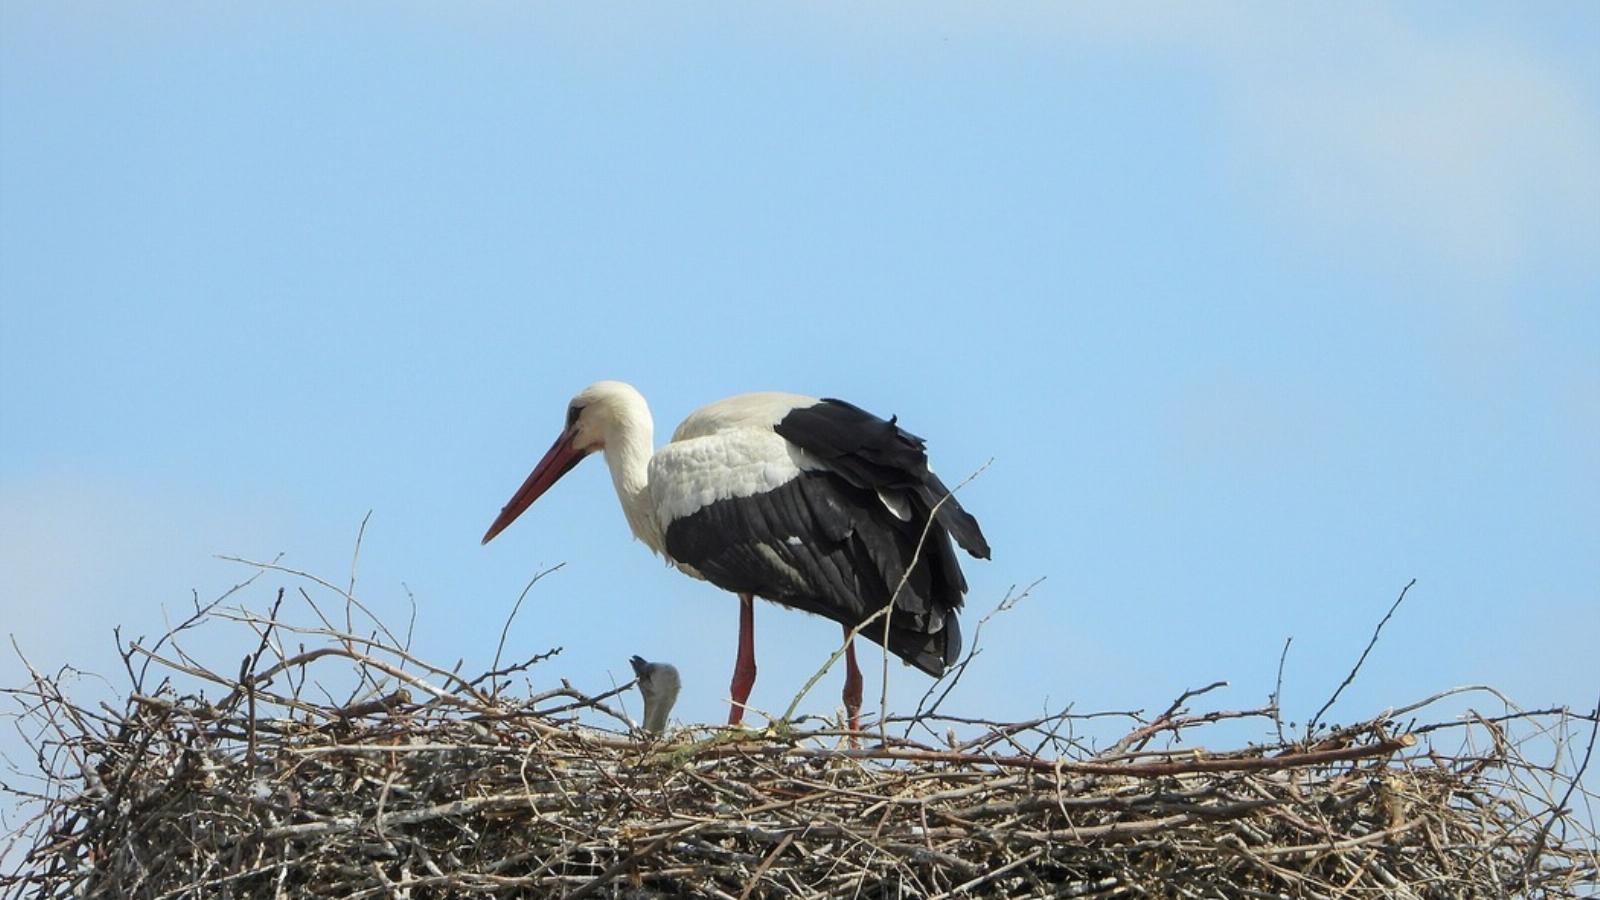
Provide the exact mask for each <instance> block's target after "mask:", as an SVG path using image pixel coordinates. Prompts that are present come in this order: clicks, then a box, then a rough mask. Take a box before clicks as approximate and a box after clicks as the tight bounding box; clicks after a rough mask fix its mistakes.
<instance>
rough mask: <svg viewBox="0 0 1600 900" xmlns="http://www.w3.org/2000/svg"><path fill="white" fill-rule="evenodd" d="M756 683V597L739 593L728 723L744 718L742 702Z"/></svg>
mask: <svg viewBox="0 0 1600 900" xmlns="http://www.w3.org/2000/svg"><path fill="white" fill-rule="evenodd" d="M755 685H756V598H755V597H754V596H753V595H751V594H740V595H739V656H738V658H737V659H735V660H734V662H733V684H731V685H729V687H728V689H729V690H730V691H731V692H732V694H733V707H732V708H731V709H729V710H728V724H729V725H737V724H739V720H740V719H742V718H744V702H745V701H746V700H749V699H750V689H751V688H753V687H755Z"/></svg>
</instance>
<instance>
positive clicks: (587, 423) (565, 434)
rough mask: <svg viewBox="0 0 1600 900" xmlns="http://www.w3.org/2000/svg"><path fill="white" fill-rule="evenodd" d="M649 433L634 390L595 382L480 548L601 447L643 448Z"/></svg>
mask: <svg viewBox="0 0 1600 900" xmlns="http://www.w3.org/2000/svg"><path fill="white" fill-rule="evenodd" d="M650 431H651V421H650V407H649V406H648V405H646V404H645V402H644V397H643V396H642V395H641V394H640V393H639V392H638V391H637V390H635V389H634V387H633V385H631V384H628V383H626V382H622V381H596V382H595V383H594V384H591V385H589V386H588V387H586V388H584V389H583V390H581V391H579V392H578V395H577V396H576V397H573V398H572V402H571V403H569V404H568V405H567V424H566V426H565V427H564V428H562V429H561V434H560V435H559V436H558V437H557V438H556V440H555V443H553V444H551V445H550V450H549V451H548V452H546V453H545V455H544V458H543V459H541V460H539V464H538V465H537V466H534V469H533V474H531V475H529V476H528V480H527V481H524V482H523V483H522V487H521V488H518V489H517V492H516V493H515V494H513V495H512V497H511V499H510V500H509V501H508V502H507V503H506V505H505V507H504V508H502V509H501V510H500V516H499V517H498V518H496V519H495V520H494V524H493V525H490V526H489V530H488V532H487V533H485V534H484V536H483V542H484V543H485V544H487V543H489V541H490V540H492V539H493V538H494V536H495V535H497V534H499V533H500V532H501V531H504V530H505V527H506V526H507V525H510V524H511V523H512V522H513V521H515V520H516V518H517V516H520V515H522V513H523V511H524V510H526V509H527V508H528V507H529V506H532V505H533V501H535V500H537V499H539V497H540V495H542V494H543V493H544V492H545V491H547V490H549V489H550V486H551V485H553V484H555V483H556V482H557V481H559V480H560V479H561V476H563V475H565V474H567V473H568V472H570V471H572V469H573V467H575V466H576V465H577V464H578V463H580V462H583V458H584V457H585V456H588V455H589V454H591V453H593V452H595V451H596V450H604V449H605V447H606V444H608V443H611V444H618V443H621V442H622V441H623V440H625V439H627V438H629V437H633V436H642V437H643V439H644V441H645V442H646V443H647V444H648V442H649V439H650V438H649V435H650Z"/></svg>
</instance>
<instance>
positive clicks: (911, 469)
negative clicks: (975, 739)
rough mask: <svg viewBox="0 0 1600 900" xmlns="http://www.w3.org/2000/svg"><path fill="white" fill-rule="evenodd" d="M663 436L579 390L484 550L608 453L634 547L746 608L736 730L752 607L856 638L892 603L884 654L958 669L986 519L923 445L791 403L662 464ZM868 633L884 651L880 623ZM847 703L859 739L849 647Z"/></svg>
mask: <svg viewBox="0 0 1600 900" xmlns="http://www.w3.org/2000/svg"><path fill="white" fill-rule="evenodd" d="M653 430H654V426H653V423H652V422H651V419H650V408H649V407H648V406H646V405H645V402H644V397H642V396H641V395H640V394H639V392H638V391H637V390H635V389H634V388H633V386H632V385H629V384H624V383H623V382H620V381H600V382H596V383H594V384H591V385H589V386H588V387H586V388H584V389H583V390H582V391H580V392H579V393H578V395H577V396H576V397H574V398H572V403H571V405H570V406H568V407H567V424H566V427H565V428H563V429H562V431H561V435H560V436H559V437H557V438H556V441H555V443H554V444H552V445H551V446H550V450H549V452H547V453H546V454H545V455H544V458H543V459H541V460H539V464H538V465H537V466H535V467H534V470H533V473H532V474H531V475H529V476H528V480H527V481H525V482H523V484H522V487H521V488H518V489H517V492H516V494H515V495H513V496H512V498H511V500H510V501H509V502H508V503H506V505H505V508H503V509H501V510H500V515H499V517H498V518H496V519H495V520H494V524H493V525H490V526H489V531H488V532H487V533H486V534H484V536H483V542H484V543H485V544H487V543H488V542H489V541H490V540H492V539H493V538H494V536H495V535H497V534H499V533H500V532H501V531H502V530H504V529H505V527H506V526H507V525H510V524H511V523H512V521H513V520H515V519H516V518H517V516H519V515H521V514H522V512H523V511H524V510H526V509H527V508H528V507H529V506H530V505H531V504H532V503H533V502H534V501H535V500H537V499H539V496H540V495H541V494H543V493H544V492H545V491H546V490H548V489H549V488H550V486H551V485H553V484H555V483H556V481H557V480H558V479H559V478H561V476H563V475H565V474H566V473H568V472H570V471H571V470H572V468H573V467H574V466H576V465H577V464H578V463H579V462H581V461H582V460H583V458H584V457H585V456H587V455H589V454H591V453H593V452H595V451H596V450H599V451H602V452H603V453H604V454H605V459H606V465H607V466H609V467H610V469H611V481H612V483H613V484H615V485H616V489H617V497H618V499H619V500H621V501H622V511H623V514H624V515H626V516H627V518H628V526H629V527H630V528H632V529H633V534H634V536H635V537H637V538H638V539H639V540H641V541H643V542H644V544H645V546H647V547H649V548H650V549H651V550H652V551H654V552H655V553H658V554H661V555H662V556H664V557H666V558H667V560H668V561H670V562H671V563H672V564H674V565H676V566H677V567H678V568H679V569H681V570H683V571H684V572H686V573H688V574H689V575H692V576H694V577H696V578H700V579H704V580H706V581H709V582H711V583H712V584H715V585H717V586H718V587H720V588H723V589H725V590H729V591H732V592H734V593H736V594H738V595H739V651H738V658H737V661H736V662H735V664H734V671H733V683H732V686H731V690H732V693H733V707H732V710H731V711H730V712H729V714H728V724H730V725H737V724H738V723H739V721H740V719H741V717H742V715H743V713H744V704H745V701H746V700H747V699H748V698H749V696H750V689H751V687H752V686H753V685H754V684H755V680H756V661H755V643H754V598H755V597H765V598H766V599H768V600H772V601H775V602H777V603H779V604H781V605H783V606H789V607H793V608H795V609H801V610H805V611H806V612H809V613H815V614H817V615H821V616H826V617H828V618H830V619H832V620H834V621H835V622H838V623H840V624H841V625H843V626H844V629H845V632H846V634H848V633H849V631H850V630H851V629H852V628H854V627H856V626H857V625H859V624H861V623H862V622H863V621H865V620H866V619H867V618H869V617H871V616H872V615H873V614H875V613H877V612H879V611H880V610H882V609H883V608H884V607H885V606H887V605H888V604H889V602H890V601H891V599H893V601H894V604H895V606H894V609H893V610H892V611H891V612H890V614H889V632H888V647H889V650H890V651H891V652H892V653H894V654H895V655H896V656H898V657H900V658H901V659H902V660H904V661H905V662H907V663H909V664H910V665H913V666H916V667H917V668H918V669H921V670H922V671H924V672H927V673H928V674H930V675H934V676H938V675H942V674H943V673H944V671H945V668H946V667H947V666H949V665H951V664H952V663H954V662H955V660H956V658H957V657H958V656H959V655H960V653H961V629H960V626H959V624H958V623H957V621H956V611H957V610H959V609H960V608H961V600H962V596H963V595H964V594H965V593H966V590H967V582H966V578H965V577H963V576H962V574H961V567H960V565H959V564H958V562H957V560H956V555H955V550H954V548H953V547H952V546H951V543H950V541H951V538H954V539H955V542H956V543H958V544H960V545H961V547H962V549H964V550H966V551H967V552H968V553H970V554H972V555H973V556H976V557H979V558H982V559H987V558H988V557H989V545H988V543H987V542H986V541H985V540H984V538H983V532H982V531H980V530H979V528H978V522H977V520H976V519H974V518H973V517H972V516H971V515H970V514H968V513H967V511H966V510H964V509H962V508H961V505H960V504H959V503H957V502H956V500H955V498H954V497H949V498H948V499H946V497H947V495H948V494H949V490H948V489H947V488H946V487H945V486H944V484H943V483H941V482H940V481H939V479H938V477H937V476H935V475H934V474H933V472H932V471H931V470H930V469H929V468H928V458H927V455H926V454H925V453H924V452H923V446H924V444H923V441H922V439H921V438H919V437H917V436H915V435H913V434H910V433H908V432H906V431H904V430H903V429H901V428H900V427H899V426H897V425H896V424H895V420H894V419H892V418H891V419H890V420H888V421H887V422H886V421H884V420H883V419H880V418H878V417H877V416H874V415H872V414H870V413H867V412H865V411H863V410H861V409H860V408H858V407H856V406H853V405H851V404H849V403H845V402H844V401H842V400H819V399H816V398H814V397H803V396H800V395H798V394H782V393H757V394H741V395H739V396H737V397H731V398H729V399H727V400H722V401H719V402H717V403H713V404H711V405H710V406H705V407H702V408H700V409H698V410H696V411H695V412H693V413H691V414H690V415H689V417H688V418H687V419H684V420H683V424H681V425H679V426H678V430H677V431H675V432H673V434H672V442H671V443H669V444H667V446H665V447H663V448H661V450H660V451H653V447H652V437H653ZM941 500H943V501H944V502H943V503H942V504H941V503H940V501H941ZM935 510H937V512H936V513H935V512H934V511H935ZM930 516H931V517H932V518H933V521H932V522H931V523H930V522H929V518H930ZM925 532H926V535H927V537H926V539H925V540H924V539H923V535H924V533H925ZM919 542H921V543H922V548H921V553H920V554H918V553H917V547H918V544H919ZM913 560H915V562H914V564H913ZM908 567H909V568H910V572H909V574H908V573H907V568H908ZM902 581H903V582H904V584H903V585H902ZM897 587H898V588H899V593H898V594H896V593H895V590H896V588H897ZM862 633H863V634H865V635H866V636H867V637H869V638H871V639H872V640H874V641H877V642H879V643H883V640H884V630H883V628H882V627H881V626H880V625H878V624H876V623H874V624H873V625H871V626H868V627H867V628H865V629H863V631H862ZM844 702H845V708H846V709H847V710H848V712H849V715H850V725H851V728H852V729H855V730H859V728H860V720H859V712H860V709H861V671H860V669H859V667H858V666H857V665H856V657H855V647H854V645H853V644H852V645H851V646H850V647H849V648H848V652H847V654H846V668H845V688H844Z"/></svg>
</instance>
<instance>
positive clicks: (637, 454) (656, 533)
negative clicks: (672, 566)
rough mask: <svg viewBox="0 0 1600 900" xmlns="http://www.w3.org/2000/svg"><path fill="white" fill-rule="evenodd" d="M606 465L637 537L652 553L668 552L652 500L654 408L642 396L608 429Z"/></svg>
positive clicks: (624, 513)
mask: <svg viewBox="0 0 1600 900" xmlns="http://www.w3.org/2000/svg"><path fill="white" fill-rule="evenodd" d="M605 435H606V437H605V451H604V452H605V457H606V466H607V467H608V468H610V469H611V483H612V484H613V485H615V486H616V489H617V499H618V500H619V501H621V503H622V513H623V515H625V516H627V518H628V527H629V528H631V529H632V530H633V536H634V537H636V538H638V539H639V540H640V541H642V542H644V545H645V546H646V547H649V548H650V550H651V552H653V553H657V554H665V553H666V542H665V541H663V540H662V537H661V526H660V525H659V524H657V523H656V517H655V509H654V507H653V506H652V505H651V502H650V457H651V456H652V455H653V454H654V453H655V445H654V443H653V441H654V439H655V423H654V422H653V421H651V418H650V409H649V407H647V406H645V405H644V401H643V400H642V399H641V400H640V402H639V403H638V405H637V406H635V407H633V408H630V409H627V410H626V411H625V413H624V414H622V415H617V416H616V417H615V418H614V419H613V420H612V422H611V423H610V427H608V428H606V432H605Z"/></svg>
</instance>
